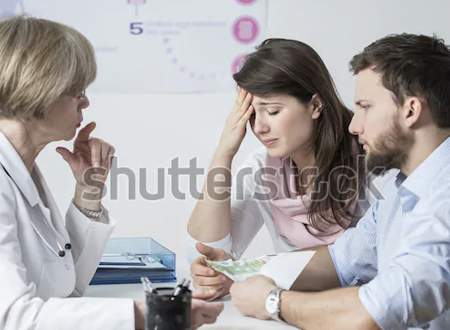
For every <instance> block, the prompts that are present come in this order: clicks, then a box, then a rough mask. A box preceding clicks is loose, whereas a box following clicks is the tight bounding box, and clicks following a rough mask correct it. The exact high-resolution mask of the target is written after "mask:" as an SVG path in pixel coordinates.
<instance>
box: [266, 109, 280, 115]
mask: <svg viewBox="0 0 450 330" xmlns="http://www.w3.org/2000/svg"><path fill="white" fill-rule="evenodd" d="M279 112H280V110H275V111H267V113H268V114H269V116H275V115H276V114H278V113H279Z"/></svg>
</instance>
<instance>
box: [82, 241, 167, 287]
mask: <svg viewBox="0 0 450 330" xmlns="http://www.w3.org/2000/svg"><path fill="white" fill-rule="evenodd" d="M175 269H176V268H175V253H173V252H172V251H170V250H169V249H167V248H165V247H164V246H162V245H161V244H159V243H158V242H156V241H155V240H154V239H152V238H150V237H132V238H111V239H110V240H109V241H108V243H107V244H106V248H105V251H104V253H103V256H102V259H101V261H100V264H99V266H98V268H97V271H96V272H95V275H94V277H93V278H92V280H91V283H90V284H124V283H140V278H141V276H146V277H148V278H149V279H150V281H152V282H175V281H176V275H175Z"/></svg>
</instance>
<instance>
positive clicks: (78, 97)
mask: <svg viewBox="0 0 450 330" xmlns="http://www.w3.org/2000/svg"><path fill="white" fill-rule="evenodd" d="M75 97H76V98H77V99H84V98H86V90H85V89H84V90H82V91H81V92H80V93H78V94H77V95H75Z"/></svg>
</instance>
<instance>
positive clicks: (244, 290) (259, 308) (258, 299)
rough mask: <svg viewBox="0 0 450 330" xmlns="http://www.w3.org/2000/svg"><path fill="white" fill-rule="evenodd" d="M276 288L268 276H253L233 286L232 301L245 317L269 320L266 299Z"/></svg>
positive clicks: (231, 290) (231, 291)
mask: <svg viewBox="0 0 450 330" xmlns="http://www.w3.org/2000/svg"><path fill="white" fill-rule="evenodd" d="M276 287H277V286H276V285H275V283H274V281H273V280H272V279H270V278H268V277H266V276H262V275H257V276H253V277H250V278H249V279H247V280H246V281H244V282H240V283H234V284H233V285H232V286H231V289H230V293H231V301H232V302H233V304H234V305H235V306H236V307H237V309H238V310H239V311H240V312H241V313H242V314H243V315H246V316H251V317H256V318H258V319H261V320H268V319H270V317H269V315H268V314H267V312H266V306H265V305H266V298H267V296H268V295H269V292H270V291H271V290H273V289H276Z"/></svg>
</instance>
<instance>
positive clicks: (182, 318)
mask: <svg viewBox="0 0 450 330" xmlns="http://www.w3.org/2000/svg"><path fill="white" fill-rule="evenodd" d="M173 292H174V290H173V288H155V289H154V290H153V291H152V292H146V294H145V298H146V302H147V314H146V318H145V330H191V300H192V292H191V291H190V290H186V291H183V292H180V293H179V294H178V295H176V296H173Z"/></svg>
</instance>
